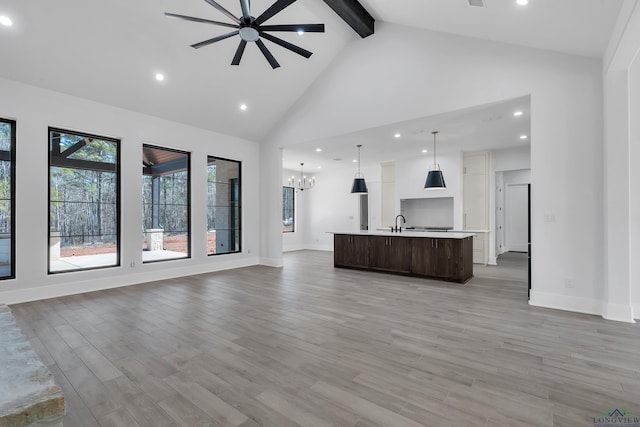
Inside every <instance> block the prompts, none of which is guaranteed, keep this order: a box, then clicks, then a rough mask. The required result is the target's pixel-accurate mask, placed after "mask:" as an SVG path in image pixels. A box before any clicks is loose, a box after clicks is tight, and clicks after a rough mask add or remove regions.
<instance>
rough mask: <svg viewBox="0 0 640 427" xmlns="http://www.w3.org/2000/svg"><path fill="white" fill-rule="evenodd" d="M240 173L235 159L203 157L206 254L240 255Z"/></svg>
mask: <svg viewBox="0 0 640 427" xmlns="http://www.w3.org/2000/svg"><path fill="white" fill-rule="evenodd" d="M240 178H241V173H240V162H238V161H236V160H227V159H220V158H218V157H211V156H209V157H208V158H207V252H208V254H209V255H219V254H228V253H234V252H240V230H241V228H242V227H241V200H242V199H241V182H240Z"/></svg>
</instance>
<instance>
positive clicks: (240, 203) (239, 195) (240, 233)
mask: <svg viewBox="0 0 640 427" xmlns="http://www.w3.org/2000/svg"><path fill="white" fill-rule="evenodd" d="M210 160H221V161H225V162H231V163H237V164H238V180H239V182H238V184H237V188H238V199H237V203H238V206H237V207H238V225H237V232H238V248H237V249H235V250H234V251H232V252H220V253H211V252H209V247H208V245H207V256H219V255H232V254H239V253H242V223H243V221H242V218H243V210H242V205H243V203H242V181H243V179H242V161H241V160H235V159H228V158H225V157H220V156H213V155H207V169H208V168H209V161H210ZM216 177H217V176H216ZM209 182H210V181H209V174H208V173H207V232H209V208H210V207H211V205H209V194H208V192H209ZM214 182H217V181H214ZM225 184H226V183H225ZM229 207H231V206H229ZM234 230H235V229H234Z"/></svg>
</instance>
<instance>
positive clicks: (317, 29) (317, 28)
mask: <svg viewBox="0 0 640 427" xmlns="http://www.w3.org/2000/svg"><path fill="white" fill-rule="evenodd" d="M260 29H261V30H262V31H290V32H293V33H297V32H298V31H304V32H305V33H324V24H300V25H260Z"/></svg>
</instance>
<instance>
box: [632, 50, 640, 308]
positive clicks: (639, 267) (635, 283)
mask: <svg viewBox="0 0 640 427" xmlns="http://www.w3.org/2000/svg"><path fill="white" fill-rule="evenodd" d="M629 86H630V93H629V101H630V103H629V113H630V116H631V117H634V120H631V123H630V125H631V126H630V135H629V165H630V167H629V171H630V179H629V181H630V182H631V191H630V192H629V198H630V200H629V260H630V263H629V267H630V269H629V285H630V288H631V289H630V290H631V302H632V305H633V313H634V317H635V318H636V319H640V263H638V260H640V167H638V165H640V120H638V118H639V117H640V57H638V56H636V57H635V60H634V61H633V63H632V64H631V67H630V70H629Z"/></svg>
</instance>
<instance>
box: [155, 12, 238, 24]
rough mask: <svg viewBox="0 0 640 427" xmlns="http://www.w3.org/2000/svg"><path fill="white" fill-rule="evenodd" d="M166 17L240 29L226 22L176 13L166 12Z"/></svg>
mask: <svg viewBox="0 0 640 427" xmlns="http://www.w3.org/2000/svg"><path fill="white" fill-rule="evenodd" d="M164 16H166V17H167V18H179V19H184V20H185V21H193V22H200V23H203V24H213V25H220V26H222V27H229V28H238V26H237V25H235V24H229V23H226V22H219V21H211V20H209V19H202V18H196V17H193V16H185V15H178V14H176V13H169V12H165V13H164Z"/></svg>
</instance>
